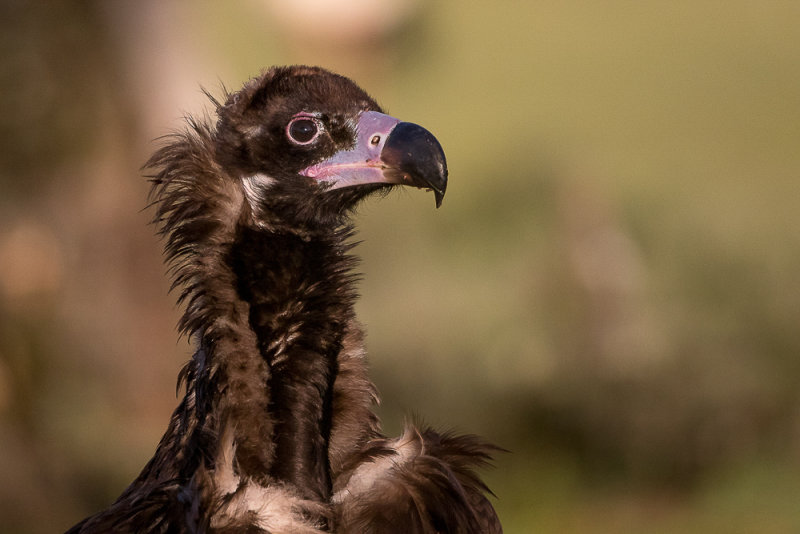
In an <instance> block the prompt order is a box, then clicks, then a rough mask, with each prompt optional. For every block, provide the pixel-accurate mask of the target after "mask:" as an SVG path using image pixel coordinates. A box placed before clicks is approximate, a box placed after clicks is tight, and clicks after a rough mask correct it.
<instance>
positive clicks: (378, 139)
mask: <svg viewBox="0 0 800 534" xmlns="http://www.w3.org/2000/svg"><path fill="white" fill-rule="evenodd" d="M380 142H381V136H380V135H373V136H372V139H370V140H369V143H370V144H371V145H372V146H377V145H378V143H380Z"/></svg>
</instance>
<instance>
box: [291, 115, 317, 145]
mask: <svg viewBox="0 0 800 534" xmlns="http://www.w3.org/2000/svg"><path fill="white" fill-rule="evenodd" d="M319 131H320V128H319V125H318V123H317V121H316V120H315V119H313V118H311V117H295V118H294V119H292V120H291V121H290V122H289V125H288V126H287V127H286V135H287V136H288V137H289V140H290V141H292V142H294V143H297V144H298V145H307V144H309V143H310V142H312V141H313V140H314V139H316V138H317V136H318V135H319Z"/></svg>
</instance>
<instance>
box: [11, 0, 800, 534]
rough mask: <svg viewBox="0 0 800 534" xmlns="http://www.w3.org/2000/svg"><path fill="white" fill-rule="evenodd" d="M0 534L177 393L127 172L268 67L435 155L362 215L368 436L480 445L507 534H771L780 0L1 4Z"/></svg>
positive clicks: (97, 487)
mask: <svg viewBox="0 0 800 534" xmlns="http://www.w3.org/2000/svg"><path fill="white" fill-rule="evenodd" d="M0 42H2V45H1V46H0V144H2V150H0V451H2V453H0V480H2V484H0V531H3V532H14V533H18V532H19V533H25V532H28V533H39V532H42V533H44V532H53V531H59V530H64V529H66V528H67V527H68V526H70V525H71V524H72V523H74V522H76V521H77V520H78V519H80V518H82V517H83V516H84V515H86V514H88V513H90V512H93V511H96V510H98V509H100V508H101V507H103V506H105V505H107V504H108V503H110V502H111V501H112V500H113V499H114V498H116V496H117V495H118V494H119V493H120V492H121V491H122V489H123V488H124V487H125V486H126V485H127V484H128V483H129V482H130V481H131V480H132V479H133V478H134V477H135V476H136V474H138V471H139V469H140V468H141V467H142V466H143V465H144V463H145V462H146V460H147V459H149V457H150V455H151V454H152V452H153V450H154V449H155V446H156V444H157V442H158V439H159V438H160V436H161V433H162V432H163V431H164V429H165V428H166V424H167V421H168V417H169V415H170V413H171V411H172V409H173V408H174V406H175V405H176V403H177V401H176V399H175V393H174V386H175V377H176V376H177V372H178V369H179V368H180V367H181V365H182V364H183V362H184V361H185V360H186V359H187V358H188V357H189V355H190V353H191V350H190V347H189V345H188V344H187V343H186V341H185V340H179V341H177V342H176V340H177V334H176V333H175V329H174V324H175V322H176V320H177V316H178V313H179V312H178V310H177V309H176V307H175V305H174V303H173V302H174V299H173V298H172V297H171V296H168V295H167V287H168V282H167V280H166V277H165V275H164V267H163V265H162V264H161V258H160V244H159V243H158V241H157V239H156V238H155V236H154V229H153V227H152V226H148V224H147V222H148V220H149V218H150V215H151V214H150V213H149V212H148V211H146V210H142V207H143V206H144V205H145V197H146V192H147V184H146V183H145V180H144V179H143V178H142V177H141V176H140V173H139V171H138V169H139V167H140V166H141V164H142V163H143V162H144V161H145V160H146V158H147V155H148V154H149V153H150V152H152V151H153V150H154V148H155V146H156V143H154V142H153V141H152V140H153V139H154V138H156V137H158V136H159V135H162V134H164V133H168V132H169V131H171V130H174V129H176V128H179V127H180V125H181V116H182V115H183V114H184V113H194V114H198V113H202V112H203V110H204V109H208V106H207V105H206V102H205V100H204V97H203V95H202V93H201V91H200V86H201V85H202V86H204V87H207V88H208V89H210V90H211V92H212V93H216V94H220V92H221V86H222V85H225V86H226V87H228V88H231V89H236V88H237V87H238V86H240V85H241V83H243V82H244V81H245V80H246V79H248V78H249V77H250V76H253V75H256V74H257V73H258V72H259V71H260V70H261V69H262V68H264V67H266V66H269V65H273V64H285V63H298V62H302V63H313V64H321V65H324V66H327V67H329V68H332V69H335V70H338V71H340V72H342V73H343V74H346V75H349V76H351V77H353V78H354V79H356V80H357V81H358V82H359V83H360V84H361V85H362V86H364V87H365V88H366V89H367V90H368V91H370V92H371V93H372V94H373V95H374V96H375V97H376V98H377V99H378V100H379V101H380V102H381V103H382V104H383V106H384V107H385V108H386V109H387V110H388V111H389V112H390V113H392V114H394V115H396V116H398V117H401V118H403V119H406V120H410V121H414V122H418V123H421V124H423V125H425V126H426V127H428V128H429V129H430V130H431V131H433V132H434V133H435V134H436V135H437V136H438V138H439V140H440V141H441V142H442V145H443V146H444V147H445V150H446V152H447V155H448V162H449V167H450V177H451V182H450V187H449V190H448V195H447V198H446V200H445V203H444V205H443V207H442V209H441V210H434V209H433V199H432V198H431V197H430V195H425V194H423V193H422V192H419V191H412V190H407V191H406V190H404V191H399V192H397V193H395V194H393V195H391V196H390V197H388V198H386V199H383V200H375V201H373V202H369V203H367V204H365V205H364V207H363V209H362V210H361V213H360V214H359V217H358V224H359V227H360V229H361V231H360V238H361V239H363V240H364V243H363V244H362V245H361V246H360V247H359V249H358V251H359V253H360V255H361V256H362V258H363V263H362V271H363V272H364V275H365V276H364V280H363V282H362V284H361V289H362V293H363V298H362V300H361V301H360V303H359V306H358V312H359V316H360V318H361V320H362V321H363V322H364V324H365V325H366V329H367V332H368V347H369V352H370V355H371V362H372V367H373V375H374V378H375V380H376V382H377V383H378V386H379V388H380V389H381V392H382V394H383V399H384V402H383V405H382V407H381V409H380V412H381V415H382V417H383V418H384V421H385V426H386V429H387V430H388V431H389V432H397V431H398V430H399V428H400V425H401V424H402V419H403V417H404V416H405V415H406V414H414V413H416V414H420V415H421V416H422V417H423V418H424V419H425V420H427V421H429V422H431V423H433V424H435V425H437V426H442V427H450V428H454V429H458V430H461V431H469V432H476V433H480V434H482V435H484V436H486V437H488V438H489V439H491V440H492V441H494V442H496V443H498V444H500V445H502V446H503V447H505V448H507V449H510V451H511V452H510V453H509V454H504V455H501V456H500V457H498V459H497V462H496V468H495V469H493V470H490V471H487V472H486V473H485V475H486V478H487V479H488V481H489V483H490V486H491V487H492V489H493V490H494V492H495V493H496V494H497V500H496V501H495V502H496V506H497V509H498V511H499V514H500V516H501V518H502V520H503V522H504V526H505V528H506V531H507V532H509V533H527V532H558V533H562V532H566V533H570V532H576V533H578V532H580V533H612V532H614V533H621V532H649V533H652V532H656V533H662V532H663V533H668V532H669V533H671V532H675V533H678V532H680V533H686V532H698V533H700V532H703V533H705V532H729V533H739V532H741V533H746V532H747V533H749V532H760V533H770V532H775V533H779V532H780V533H783V532H798V531H800V469H799V468H800V389H799V388H798V385H799V383H800V359H799V357H800V327H798V318H799V317H800V276H799V275H798V273H799V272H800V209H798V203H799V201H800V4H799V3H797V2H791V1H787V2H777V1H776V2H752V1H749V2H748V1H729V2H716V1H705V0H704V1H696V2H663V3H662V2H650V3H645V2H629V1H608V2H595V3H589V2H526V3H523V2H508V1H498V2H491V3H489V2H483V3H482V2H472V3H470V2H462V1H457V0H446V1H438V2H421V1H419V2H415V1H413V0H391V1H388V0H387V1H385V2H366V1H341V2H320V1H314V0H303V1H296V2H288V1H286V2H277V1H273V2H265V1H256V0H251V1H246V2H245V1H243V2H212V1H199V2H177V1H174V2H159V1H155V0H148V1H141V2H132V1H129V2H123V1H120V0H114V1H99V0H98V1H94V2H66V1H52V2H47V3H45V2H39V3H37V2H23V1H19V0H5V1H4V2H2V4H0Z"/></svg>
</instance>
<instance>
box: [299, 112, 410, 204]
mask: <svg viewBox="0 0 800 534" xmlns="http://www.w3.org/2000/svg"><path fill="white" fill-rule="evenodd" d="M399 122H400V121H399V120H397V119H395V118H394V117H390V116H389V115H384V114H383V113H378V112H377V111H365V112H363V113H361V115H360V116H359V119H358V125H357V127H356V128H357V130H356V131H357V132H358V137H357V139H356V144H355V146H354V147H353V149H352V150H347V151H343V152H337V153H336V154H335V155H333V156H332V157H331V158H329V159H326V160H324V161H321V162H319V163H317V164H315V165H312V166H310V167H308V168H307V169H304V170H303V171H301V172H300V174H302V175H303V176H308V177H311V178H315V179H317V180H319V181H322V182H329V183H330V184H331V189H338V188H340V187H349V186H353V185H359V184H369V183H376V182H382V183H386V182H389V181H390V178H387V177H386V176H384V174H383V170H384V169H385V168H386V164H385V163H384V162H383V161H381V151H383V146H384V145H385V144H386V139H387V138H388V137H389V134H390V133H392V130H394V127H395V126H397V124H398V123H399Z"/></svg>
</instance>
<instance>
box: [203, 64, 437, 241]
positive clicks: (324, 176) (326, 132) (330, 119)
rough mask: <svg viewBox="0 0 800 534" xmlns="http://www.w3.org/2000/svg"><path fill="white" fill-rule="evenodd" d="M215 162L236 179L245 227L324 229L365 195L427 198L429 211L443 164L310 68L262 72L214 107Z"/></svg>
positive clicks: (345, 83)
mask: <svg viewBox="0 0 800 534" xmlns="http://www.w3.org/2000/svg"><path fill="white" fill-rule="evenodd" d="M217 112H218V115H219V120H218V123H217V127H216V134H217V144H216V152H217V154H216V159H217V161H218V162H219V163H220V165H222V166H223V167H224V168H225V170H226V171H227V172H226V174H228V175H230V176H237V177H239V179H241V183H242V187H243V190H244V192H245V197H246V199H247V204H248V205H249V209H250V213H249V222H250V223H251V224H254V225H256V226H262V227H267V228H270V227H282V228H298V227H301V228H305V229H313V228H314V227H315V226H317V225H322V226H323V227H330V226H331V225H334V226H335V225H336V223H337V222H340V221H341V219H342V217H343V216H346V215H347V214H348V213H349V211H350V210H351V209H352V208H353V207H354V206H355V205H356V204H357V202H358V201H359V200H361V199H362V198H364V197H365V196H367V195H369V194H370V193H372V192H374V191H377V190H380V189H385V188H388V187H392V186H393V185H397V184H403V185H411V186H414V187H419V188H427V189H431V190H433V192H434V195H435V197H436V205H437V207H438V206H439V205H440V204H441V202H442V198H443V197H444V193H445V188H446V187H447V164H446V162H445V156H444V152H443V151H442V148H441V146H440V145H439V142H438V141H437V140H436V138H435V137H434V136H433V135H432V134H431V133H430V132H428V131H427V130H426V129H424V128H422V127H421V126H418V125H416V124H412V123H408V122H401V121H399V120H398V119H395V118H394V117H391V116H389V115H386V114H384V113H383V112H382V111H381V108H380V107H379V106H378V104H377V103H376V102H375V101H374V100H373V99H372V98H371V97H370V96H369V95H367V94H366V93H365V92H364V91H363V90H362V89H360V88H359V87H358V86H357V85H355V84H354V83H353V82H352V81H350V80H349V79H348V78H345V77H343V76H339V75H337V74H334V73H331V72H329V71H326V70H324V69H321V68H317V67H304V66H300V67H297V66H295V67H281V68H275V69H272V70H270V71H268V72H267V73H266V74H264V75H262V76H261V77H259V78H256V79H254V80H252V81H251V82H249V83H248V84H247V85H245V87H244V88H242V89H241V90H240V91H239V92H236V93H233V94H231V95H230V96H229V97H228V99H227V101H226V102H225V104H224V105H221V106H218V110H217Z"/></svg>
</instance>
